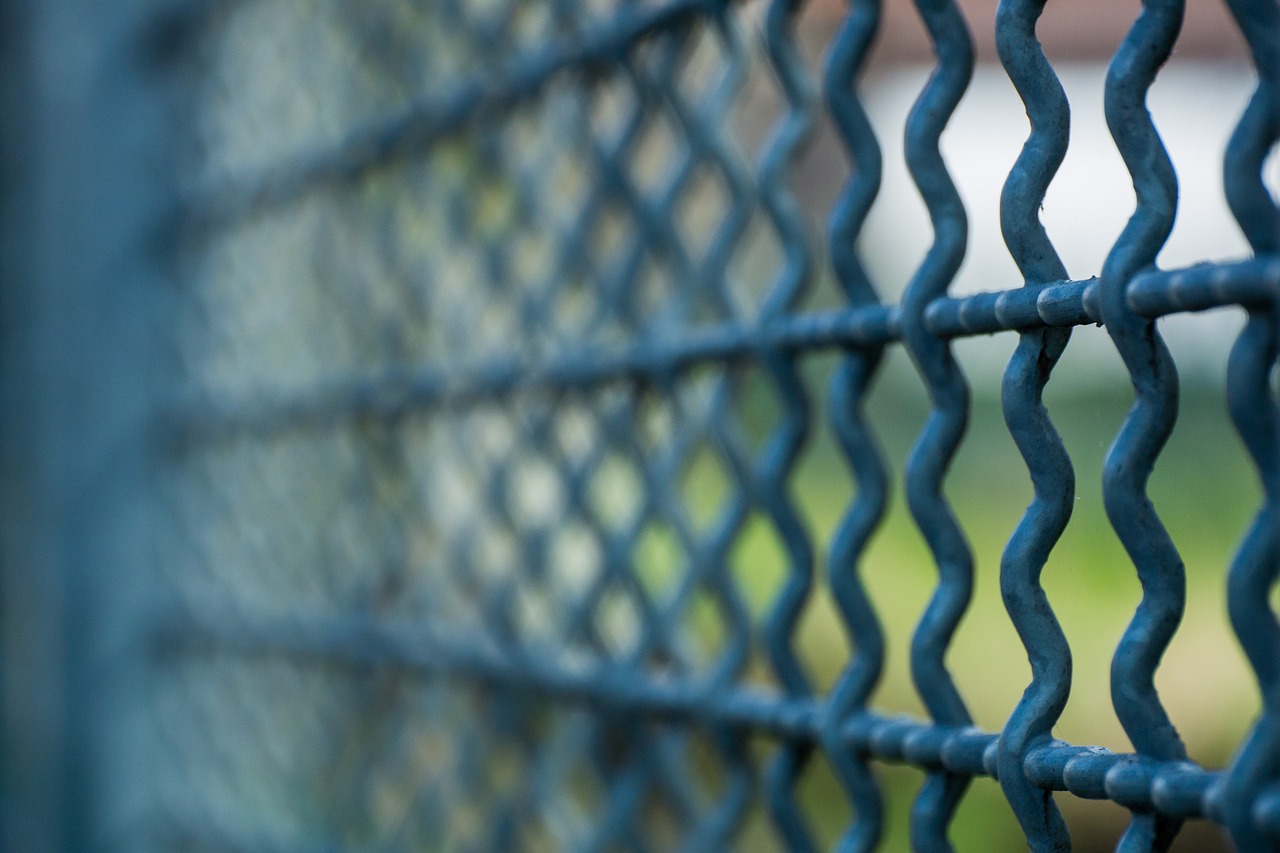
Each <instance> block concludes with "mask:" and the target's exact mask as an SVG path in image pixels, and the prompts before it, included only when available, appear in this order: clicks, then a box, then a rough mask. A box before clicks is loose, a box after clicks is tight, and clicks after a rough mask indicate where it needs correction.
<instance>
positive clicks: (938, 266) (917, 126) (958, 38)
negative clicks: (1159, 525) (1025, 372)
mask: <svg viewBox="0 0 1280 853" xmlns="http://www.w3.org/2000/svg"><path fill="white" fill-rule="evenodd" d="M916 9H917V10H918V11H919V13H920V16H921V18H923V20H924V23H925V26H926V28H927V29H928V31H929V35H930V37H931V38H932V40H933V44H934V50H935V52H936V54H937V66H936V67H935V68H934V71H933V74H932V76H931V77H930V78H929V82H928V83H927V84H926V85H925V88H924V90H923V91H922V92H921V93H920V96H919V98H918V99H917V100H916V103H915V105H914V106H913V107H912V110H911V114H910V116H909V117H908V119H907V131H906V159H907V167H908V169H909V170H910V172H911V178H912V180H913V181H914V182H915V185H916V187H917V188H918V189H919V191H920V195H921V196H922V197H923V198H924V201H925V205H926V207H927V208H928V210H929V218H930V221H931V223H932V225H933V231H934V238H933V244H932V245H931V246H930V247H929V251H928V253H927V254H926V256H925V258H924V261H923V262H922V263H921V265H920V267H919V269H917V270H916V273H915V275H914V276H913V277H912V279H911V282H910V283H909V284H908V285H907V289H906V293H905V294H904V296H903V300H902V337H903V342H904V343H905V344H906V346H907V350H908V352H909V353H910V354H911V358H912V360H913V361H914V362H915V365H916V368H917V370H918V371H919V372H920V375H921V376H922V378H923V379H924V381H925V384H926V386H927V387H928V390H929V397H930V400H931V401H932V405H933V410H932V411H931V412H930V414H929V419H928V421H927V422H926V424H925V427H924V431H923V432H922V433H921V434H920V437H919V439H917V441H916V444H915V447H913V448H912V450H911V455H910V457H909V458H908V460H907V470H906V494H907V504H908V506H909V507H910V509H911V514H912V516H913V517H914V519H915V522H916V525H917V526H918V527H919V529H920V532H921V534H922V535H923V536H924V538H925V541H926V542H927V543H928V545H929V550H930V551H931V552H932V554H933V558H934V561H935V562H936V564H937V567H938V577H939V581H938V586H937V587H936V589H935V590H934V593H933V596H932V597H931V598H930V600H929V604H928V606H927V607H926V609H925V612H924V615H923V616H922V617H921V619H920V623H919V624H918V625H917V627H916V630H915V634H914V635H913V636H912V640H911V675H912V679H913V680H914V682H915V685H916V690H917V692H918V693H919V694H920V698H921V699H922V700H923V701H924V704H925V707H926V708H927V709H928V711H929V714H930V716H932V717H933V719H934V721H935V722H937V723H939V724H940V725H943V726H968V725H970V724H971V722H972V720H971V718H970V716H969V711H968V709H967V708H966V707H965V704H964V700H963V699H961V697H960V692H959V691H958V690H957V689H956V686H955V682H954V681H953V680H952V678H951V674H950V673H949V672H948V671H947V667H946V664H945V662H944V660H943V658H944V656H945V655H946V651H947V647H948V646H949V645H950V643H951V638H952V636H953V635H954V633H955V629H956V626H957V625H958V624H959V622H960V617H961V616H962V615H963V614H964V611H965V609H966V608H967V607H968V604H969V599H970V597H971V595H972V591H973V556H972V554H971V552H970V550H969V545H968V543H967V542H966V541H965V537H964V533H963V531H961V529H960V525H959V523H958V522H957V521H956V518H955V516H954V514H953V513H952V512H951V508H950V506H949V505H948V504H947V501H946V499H945V498H944V497H943V495H942V481H943V479H944V478H945V477H946V473H947V469H948V467H949V466H950V464H951V459H952V457H953V456H954V455H955V452H956V449H957V448H958V447H959V444H960V440H961V438H962V437H963V436H964V431H965V427H966V425H967V423H968V418H969V387H968V385H967V384H966V382H965V379H964V376H963V374H962V373H961V372H960V368H959V365H957V364H956V362H955V359H954V358H953V356H952V354H951V347H950V344H949V343H948V342H947V341H946V340H943V339H941V338H938V337H935V336H934V335H932V334H931V333H930V332H929V330H928V329H927V328H926V327H925V322H924V313H925V308H926V306H927V305H928V304H929V302H930V301H932V300H933V299H936V298H938V297H941V296H944V295H946V291H947V287H948V285H949V284H950V283H951V281H952V279H954V278H955V274H956V272H957V271H958V270H959V268H960V263H961V261H962V260H963V259H964V253H965V244H966V241H967V239H968V219H967V217H966V215H965V210H964V204H963V202H962V201H961V200H960V194H959V192H958V191H957V190H956V187H955V184H954V183H953V182H952V180H951V177H950V175H949V174H948V172H947V167H946V164H945V163H944V162H943V159H942V152H941V150H940V148H939V140H940V138H941V136H942V131H943V129H944V128H945V127H946V124H947V122H948V121H949V120H950V118H951V114H952V113H953V112H954V111H955V108H956V106H957V105H958V104H959V102H960V98H961V96H962V95H963V94H964V91H965V89H966V88H967V87H968V85H969V80H970V78H971V77H972V75H973V43H972V40H971V39H970V37H969V31H968V27H967V26H966V24H965V22H964V18H963V17H962V16H961V14H960V11H959V9H958V8H957V6H956V4H955V3H954V2H953V0H916ZM968 785H969V778H968V777H966V776H958V775H955V774H952V773H949V772H946V771H944V770H935V771H933V772H931V773H929V774H928V777H927V779H926V780H925V783H924V786H923V787H922V788H921V790H920V793H919V795H918V796H917V798H916V801H915V804H914V805H913V807H912V810H911V843H912V847H913V848H914V849H915V850H916V851H918V853H934V852H935V851H950V850H951V849H952V848H951V843H950V841H948V840H947V827H948V825H949V824H950V823H951V818H952V816H953V815H954V813H955V809H956V806H957V805H959V802H960V798H961V797H962V796H964V792H965V789H966V788H967V787H968Z"/></svg>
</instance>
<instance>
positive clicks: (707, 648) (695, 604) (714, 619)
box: [677, 586, 731, 671]
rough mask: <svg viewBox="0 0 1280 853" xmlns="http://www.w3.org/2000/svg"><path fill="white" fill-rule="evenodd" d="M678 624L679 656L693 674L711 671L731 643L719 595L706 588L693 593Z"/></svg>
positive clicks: (698, 588) (726, 619)
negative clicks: (690, 668) (693, 671)
mask: <svg viewBox="0 0 1280 853" xmlns="http://www.w3.org/2000/svg"><path fill="white" fill-rule="evenodd" d="M679 624H680V631H679V632H678V634H677V637H678V642H679V643H680V649H679V650H680V653H681V656H682V657H683V658H684V659H685V660H686V661H688V663H689V665H690V666H692V667H693V669H694V670H695V671H706V670H709V669H713V668H714V667H715V665H716V664H717V663H718V662H719V661H720V659H721V655H722V654H723V653H724V651H725V649H726V647H727V646H728V644H729V642H730V639H731V636H730V625H731V622H730V621H729V619H728V618H727V616H726V613H725V606H724V603H723V601H722V600H721V597H720V596H719V594H718V593H717V592H715V591H713V590H712V589H710V588H708V587H706V586H699V587H697V588H696V589H694V591H693V593H692V594H691V595H690V596H689V600H688V604H687V605H685V609H684V613H683V615H682V617H681V619H680V623H679Z"/></svg>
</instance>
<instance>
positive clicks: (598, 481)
mask: <svg viewBox="0 0 1280 853" xmlns="http://www.w3.org/2000/svg"><path fill="white" fill-rule="evenodd" d="M590 502H591V507H592V509H593V510H594V514H595V515H596V516H597V517H598V518H600V519H601V520H602V521H604V523H605V524H606V525H608V526H609V527H610V528H612V529H623V528H628V527H630V526H631V525H632V524H634V522H635V520H636V516H637V515H638V514H639V511H640V509H641V508H642V506H643V483H642V481H641V478H640V475H639V474H638V473H637V472H636V468H635V465H634V464H633V463H632V462H630V461H628V460H627V459H626V457H624V456H622V455H620V454H617V453H614V454H610V455H609V456H606V457H605V458H604V460H603V461H602V462H601V463H600V464H599V466H597V468H596V472H595V476H594V477H593V478H592V480H591V490H590Z"/></svg>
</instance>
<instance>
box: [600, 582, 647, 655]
mask: <svg viewBox="0 0 1280 853" xmlns="http://www.w3.org/2000/svg"><path fill="white" fill-rule="evenodd" d="M643 629H644V615H643V612H642V610H641V608H640V606H639V605H638V604H637V602H636V595H635V593H634V592H633V591H632V590H630V589H627V588H625V587H622V586H619V585H615V586H613V587H611V588H610V589H608V590H607V591H606V592H605V593H604V595H602V596H601V597H600V602H599V604H597V605H596V617H595V630H596V631H597V633H598V634H599V636H600V638H601V640H602V641H603V642H604V645H605V651H606V652H607V653H608V654H609V656H610V657H611V658H612V659H614V660H622V659H625V658H627V657H629V656H630V655H631V654H632V653H633V652H635V650H636V649H637V648H638V647H639V645H640V637H641V632H642V631H643Z"/></svg>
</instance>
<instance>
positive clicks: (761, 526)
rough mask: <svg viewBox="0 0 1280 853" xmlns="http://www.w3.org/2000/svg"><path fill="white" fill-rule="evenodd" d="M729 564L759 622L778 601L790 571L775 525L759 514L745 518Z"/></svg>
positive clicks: (739, 587) (743, 595)
mask: <svg viewBox="0 0 1280 853" xmlns="http://www.w3.org/2000/svg"><path fill="white" fill-rule="evenodd" d="M729 561H730V567H731V571H732V572H733V577H734V580H735V582H736V583H737V586H738V589H739V590H741V592H742V597H743V599H744V600H745V601H746V603H747V606H748V607H749V608H750V610H751V614H752V615H753V616H754V617H755V618H756V620H757V621H759V620H760V619H761V617H763V616H764V615H765V613H767V612H768V611H769V608H770V605H772V604H773V602H774V600H775V599H776V598H777V595H778V591H779V590H780V589H781V587H782V585H783V583H784V582H785V581H786V578H787V574H788V572H789V568H790V561H789V559H788V557H787V552H786V549H785V548H784V547H783V544H782V541H781V539H780V537H779V535H778V531H777V527H776V525H774V523H773V522H772V521H771V520H770V519H769V518H768V517H767V516H765V515H763V514H761V513H752V514H751V515H750V516H748V518H747V522H746V524H745V525H743V527H742V532H741V533H740V534H739V535H738V537H737V539H736V540H735V541H734V544H733V551H732V552H731V554H730V557H729Z"/></svg>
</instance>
